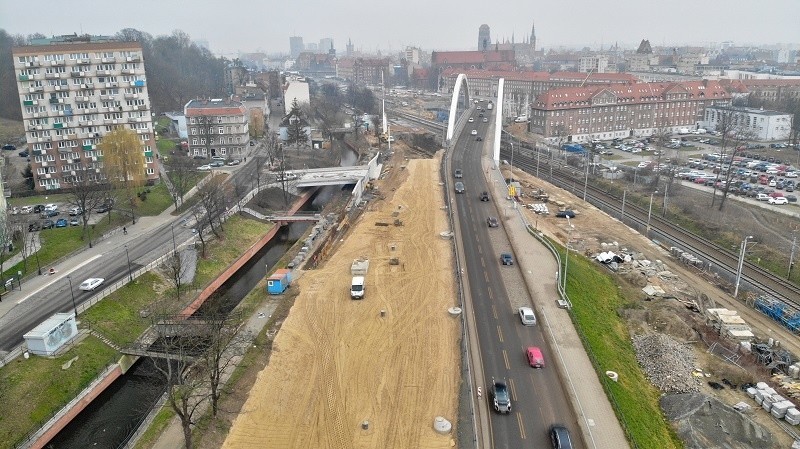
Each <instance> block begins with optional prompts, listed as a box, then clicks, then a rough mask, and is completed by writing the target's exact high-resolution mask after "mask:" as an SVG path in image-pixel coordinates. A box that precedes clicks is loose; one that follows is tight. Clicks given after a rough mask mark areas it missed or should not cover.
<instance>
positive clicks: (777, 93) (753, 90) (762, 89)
mask: <svg viewBox="0 0 800 449" xmlns="http://www.w3.org/2000/svg"><path fill="white" fill-rule="evenodd" d="M720 82H721V83H722V84H723V85H724V86H725V87H726V88H727V89H728V90H729V91H731V92H739V93H742V94H744V96H748V95H749V96H751V97H753V98H756V99H758V100H761V101H764V102H766V103H782V102H785V101H787V100H800V78H794V79H792V78H783V79H738V80H728V79H722V80H720Z"/></svg>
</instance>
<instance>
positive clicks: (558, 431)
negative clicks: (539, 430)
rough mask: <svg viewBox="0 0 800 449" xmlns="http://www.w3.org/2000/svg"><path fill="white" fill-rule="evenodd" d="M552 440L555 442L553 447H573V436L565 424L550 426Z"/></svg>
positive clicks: (568, 448)
mask: <svg viewBox="0 0 800 449" xmlns="http://www.w3.org/2000/svg"><path fill="white" fill-rule="evenodd" d="M550 442H551V443H552V444H553V449H572V438H571V437H570V436H569V430H567V428H566V427H564V426H560V425H555V426H552V427H550Z"/></svg>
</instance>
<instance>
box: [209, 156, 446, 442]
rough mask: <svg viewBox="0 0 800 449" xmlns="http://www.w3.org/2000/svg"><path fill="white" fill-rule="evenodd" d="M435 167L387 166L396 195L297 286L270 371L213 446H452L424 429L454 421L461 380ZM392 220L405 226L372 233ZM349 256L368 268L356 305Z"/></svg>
mask: <svg viewBox="0 0 800 449" xmlns="http://www.w3.org/2000/svg"><path fill="white" fill-rule="evenodd" d="M401 164H407V166H406V168H401ZM438 167H439V160H438V159H434V160H411V161H408V162H402V163H401V162H396V163H395V165H394V166H393V168H392V169H391V171H392V172H393V173H391V175H390V177H389V178H390V179H391V178H397V177H398V173H399V172H405V173H407V174H406V175H405V176H407V179H406V180H405V182H403V184H402V186H400V187H399V188H397V190H396V191H393V189H392V188H391V187H387V188H386V190H387V191H385V192H384V191H382V193H383V194H384V195H385V198H384V199H383V200H377V201H375V202H374V203H372V204H371V205H370V210H368V211H366V212H365V213H364V214H363V215H362V216H361V218H360V219H359V220H358V222H357V223H356V224H355V226H354V227H353V229H352V232H350V234H349V235H348V237H346V239H345V240H344V241H343V242H341V245H340V247H339V248H337V249H336V251H335V253H333V255H332V257H331V258H330V260H329V261H328V262H327V263H326V264H325V265H324V266H322V267H320V268H318V269H316V270H313V271H308V272H306V273H304V274H303V276H302V277H301V278H300V279H299V281H298V285H299V290H300V295H299V296H298V297H297V299H296V302H295V305H294V307H293V308H292V310H291V312H290V314H289V317H288V318H287V320H286V322H285V323H284V324H283V326H282V328H281V331H280V332H279V333H278V335H277V337H276V340H275V344H274V348H273V354H272V357H271V359H270V362H269V365H268V366H267V367H266V368H265V369H264V370H263V371H262V372H261V373H260V374H259V377H258V380H257V381H256V384H255V385H254V387H253V389H252V390H251V391H250V395H249V397H248V400H247V402H246V404H245V405H244V408H243V411H242V413H241V414H240V415H239V416H238V417H237V419H236V421H235V422H234V425H233V427H232V429H231V431H230V434H229V436H228V438H227V440H226V441H225V444H224V445H223V448H251V447H252V448H256V447H257V448H282V449H283V448H310V447H313V448H344V447H352V448H409V447H414V448H446V447H451V445H452V444H453V442H452V436H451V435H453V434H454V433H451V434H450V435H444V436H443V435H439V434H437V433H436V432H434V430H433V422H434V418H435V417H436V416H444V417H445V418H447V419H448V420H449V421H451V422H453V423H455V421H456V416H455V415H456V410H457V393H458V385H459V382H460V378H459V373H460V351H459V336H460V324H459V323H460V322H459V320H458V319H457V318H452V317H451V316H449V315H448V313H447V308H448V307H451V306H453V305H454V304H455V300H456V296H455V295H456V293H455V280H454V278H453V272H452V268H451V267H452V260H451V258H452V257H451V249H450V245H451V242H450V241H448V240H443V239H441V237H440V236H439V232H441V231H443V230H447V229H448V225H447V219H446V215H445V212H444V211H443V210H442V209H441V208H442V206H443V200H442V195H441V187H440V186H439V171H438ZM376 185H377V187H378V189H381V187H382V181H378V182H376ZM395 219H400V220H402V222H403V225H402V226H394V225H390V226H376V225H375V223H376V222H384V223H389V224H392V223H394V220H395ZM359 257H367V258H369V259H370V267H369V273H368V275H367V283H366V297H365V299H364V300H361V301H354V300H351V299H350V296H349V287H350V280H351V274H350V264H351V263H352V261H353V259H355V258H359ZM391 258H398V259H399V264H398V265H391V264H390V263H389V261H390V259H391ZM382 310H384V311H386V315H385V316H384V317H381V311H382ZM364 421H368V422H369V428H368V430H363V429H362V423H363V422H364Z"/></svg>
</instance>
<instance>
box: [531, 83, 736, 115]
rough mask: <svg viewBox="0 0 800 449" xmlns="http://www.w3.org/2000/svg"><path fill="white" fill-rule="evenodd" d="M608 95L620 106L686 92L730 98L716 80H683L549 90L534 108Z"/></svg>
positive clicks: (574, 103)
mask: <svg viewBox="0 0 800 449" xmlns="http://www.w3.org/2000/svg"><path fill="white" fill-rule="evenodd" d="M604 92H608V93H611V94H612V95H614V96H615V97H616V98H617V100H618V102H620V103H622V104H626V103H631V104H637V103H652V102H659V101H667V99H666V97H665V95H667V94H670V93H678V92H680V93H684V92H685V93H688V94H689V98H688V99H689V100H698V99H719V100H722V99H728V98H730V95H729V94H728V93H727V92H726V91H725V89H723V88H722V85H721V84H720V83H719V82H718V81H687V82H682V83H638V84H612V85H609V86H602V87H598V86H591V87H564V88H558V89H550V90H548V91H547V92H545V93H543V94H541V95H539V96H538V97H536V102H535V103H534V107H535V108H537V109H575V108H583V107H586V106H588V104H589V101H590V100H591V99H592V98H594V97H596V96H597V95H599V94H601V93H604Z"/></svg>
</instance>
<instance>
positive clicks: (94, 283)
mask: <svg viewBox="0 0 800 449" xmlns="http://www.w3.org/2000/svg"><path fill="white" fill-rule="evenodd" d="M103 281H105V279H103V278H89V279H87V280H85V281H83V282H82V283H81V285H80V287H78V288H79V289H81V290H83V291H85V292H90V291H92V290H94V289H96V288H97V287H99V286H100V284H102V283H103Z"/></svg>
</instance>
